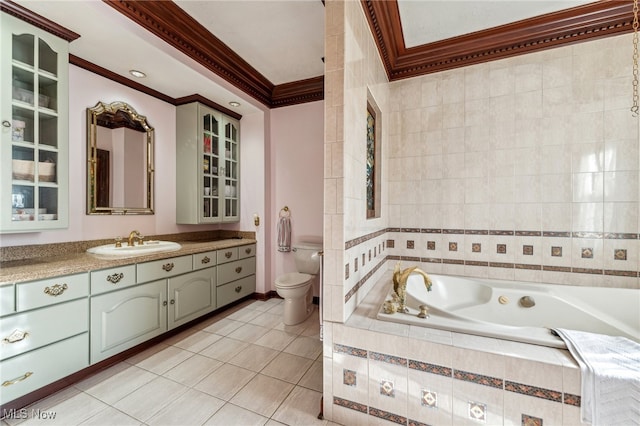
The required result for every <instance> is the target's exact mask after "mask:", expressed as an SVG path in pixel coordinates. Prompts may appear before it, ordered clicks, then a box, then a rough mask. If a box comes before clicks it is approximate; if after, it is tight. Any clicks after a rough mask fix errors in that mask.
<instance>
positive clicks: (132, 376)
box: [76, 363, 158, 404]
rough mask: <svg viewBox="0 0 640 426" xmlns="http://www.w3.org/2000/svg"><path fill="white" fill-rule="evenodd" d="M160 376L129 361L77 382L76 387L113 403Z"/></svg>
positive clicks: (108, 402)
mask: <svg viewBox="0 0 640 426" xmlns="http://www.w3.org/2000/svg"><path fill="white" fill-rule="evenodd" d="M156 377H158V376H157V375H156V374H154V373H151V372H149V371H147V370H144V369H142V368H140V367H137V366H135V365H130V364H127V363H120V364H117V365H115V366H113V367H111V368H109V369H107V370H105V371H103V372H100V373H98V374H96V375H95V376H92V377H89V378H88V379H86V380H83V381H82V382H80V383H78V384H76V387H78V388H79V389H82V390H83V391H85V392H86V393H88V394H90V395H93V396H94V397H96V398H98V399H99V400H101V401H103V402H105V403H107V404H113V403H115V402H117V401H120V400H121V399H122V398H124V397H125V396H127V395H128V394H130V393H131V392H133V391H135V390H136V389H138V388H140V387H142V386H144V385H146V384H147V383H149V382H150V381H152V380H153V379H155V378H156Z"/></svg>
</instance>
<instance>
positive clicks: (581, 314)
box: [378, 275, 640, 348]
mask: <svg viewBox="0 0 640 426" xmlns="http://www.w3.org/2000/svg"><path fill="white" fill-rule="evenodd" d="M430 277H431V279H432V281H433V287H432V291H430V292H427V290H426V289H425V286H424V282H423V280H422V277H421V276H420V275H411V276H410V277H409V280H408V282H407V307H408V308H409V313H406V314H401V313H395V314H385V313H384V311H383V310H382V306H381V308H380V312H379V314H378V319H380V320H384V321H393V322H399V323H403V324H409V325H418V326H422V327H431V328H437V329H443V330H449V331H453V332H459V333H467V334H475V335H480V336H487V337H495V338H500V339H506V340H514V341H518V342H524V343H533V344H538V345H544V346H551V347H558V348H564V347H565V345H564V342H563V341H562V340H561V339H560V338H558V337H556V336H555V335H554V334H553V333H552V332H551V331H550V329H553V328H566V329H572V330H582V331H589V332H592V333H600V334H608V335H612V336H613V335H617V336H624V337H627V338H629V339H632V340H635V341H638V342H640V290H634V289H621V288H602V287H576V286H561V285H549V284H537V283H526V282H517V281H498V280H486V279H479V278H462V277H455V276H447V275H430ZM389 287H390V292H389V296H388V297H387V298H386V299H385V300H389V299H391V294H392V291H393V290H392V289H391V283H389ZM525 296H528V297H530V298H532V299H533V300H534V301H535V305H534V306H532V307H528V308H527V307H523V306H521V304H520V302H519V301H520V299H521V298H522V297H525ZM501 301H502V302H503V303H501ZM420 305H427V306H428V307H429V317H428V318H425V319H422V318H418V316H417V314H418V313H419V306H420Z"/></svg>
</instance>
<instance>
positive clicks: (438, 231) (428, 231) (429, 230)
mask: <svg viewBox="0 0 640 426" xmlns="http://www.w3.org/2000/svg"><path fill="white" fill-rule="evenodd" d="M421 232H422V233H423V234H442V229H436V228H423V229H422V230H421Z"/></svg>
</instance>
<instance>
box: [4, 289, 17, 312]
mask: <svg viewBox="0 0 640 426" xmlns="http://www.w3.org/2000/svg"><path fill="white" fill-rule="evenodd" d="M15 311H16V288H15V286H14V285H13V284H4V285H1V286H0V316H2V315H7V314H11V313H14V312H15Z"/></svg>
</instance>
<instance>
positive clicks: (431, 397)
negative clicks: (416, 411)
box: [420, 389, 438, 408]
mask: <svg viewBox="0 0 640 426" xmlns="http://www.w3.org/2000/svg"><path fill="white" fill-rule="evenodd" d="M420 405H422V406H423V407H429V408H438V393H437V392H434V391H430V390H428V389H420Z"/></svg>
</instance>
